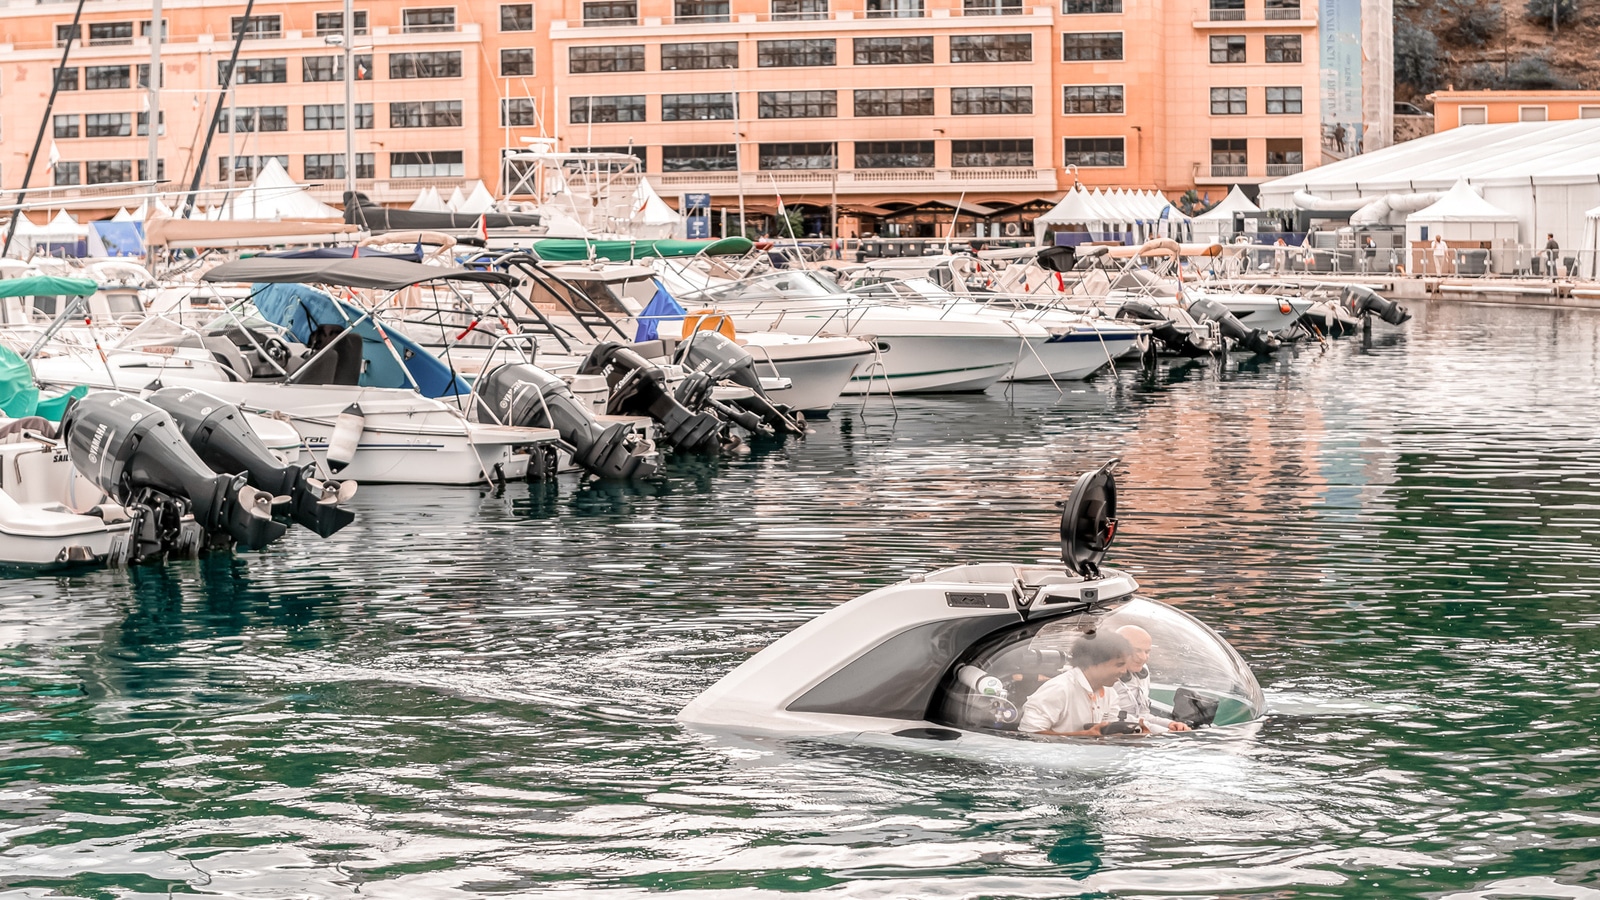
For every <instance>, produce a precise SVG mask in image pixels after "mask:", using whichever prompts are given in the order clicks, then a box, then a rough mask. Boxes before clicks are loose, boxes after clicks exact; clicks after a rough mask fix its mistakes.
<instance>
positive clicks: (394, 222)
mask: <svg viewBox="0 0 1600 900" xmlns="http://www.w3.org/2000/svg"><path fill="white" fill-rule="evenodd" d="M483 219H484V225H485V226H486V227H488V228H528V227H531V226H535V225H538V224H539V217H538V216H537V215H534V214H532V213H485V214H484V215H483ZM344 220H345V221H346V222H349V223H350V224H351V225H359V226H361V227H362V228H364V229H366V230H367V231H460V230H462V229H467V228H477V227H478V216H477V214H476V213H452V212H424V211H421V210H411V209H390V208H388V207H387V206H382V205H380V204H377V203H373V202H372V201H371V200H370V199H368V198H367V195H366V194H363V193H361V192H359V191H345V194H344Z"/></svg>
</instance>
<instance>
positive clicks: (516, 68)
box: [500, 47, 534, 78]
mask: <svg viewBox="0 0 1600 900" xmlns="http://www.w3.org/2000/svg"><path fill="white" fill-rule="evenodd" d="M533 74H534V70H533V48H532V47H508V48H506V49H504V50H501V51H500V77H501V78H514V77H519V76H520V77H532V76H533Z"/></svg>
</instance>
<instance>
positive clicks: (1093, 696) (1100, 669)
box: [1017, 631, 1133, 737]
mask: <svg viewBox="0 0 1600 900" xmlns="http://www.w3.org/2000/svg"><path fill="white" fill-rule="evenodd" d="M1132 655H1133V647H1132V645H1130V644H1129V643H1128V640H1127V638H1124V637H1123V636H1121V635H1119V634H1117V633H1116V632H1112V631H1102V632H1096V633H1094V634H1086V635H1084V636H1083V637H1081V638H1078V640H1077V642H1076V643H1074V644H1073V645H1072V651H1071V658H1072V668H1070V669H1068V670H1066V671H1065V672H1062V673H1061V674H1060V675H1057V676H1056V677H1054V678H1052V679H1050V680H1049V681H1046V682H1045V683H1044V684H1042V685H1040V686H1039V689H1038V690H1036V691H1034V692H1033V694H1032V696H1030V697H1028V700H1027V702H1025V703H1024V704H1023V705H1022V720H1021V722H1019V723H1018V725H1017V729H1018V730H1019V731H1027V732H1032V733H1034V734H1052V735H1064V736H1067V737H1100V734H1101V729H1103V728H1104V727H1105V726H1106V724H1107V723H1109V722H1111V721H1112V720H1114V719H1115V718H1116V717H1117V713H1118V711H1119V710H1118V706H1117V694H1116V692H1115V691H1113V690H1112V689H1111V686H1112V685H1114V684H1116V683H1117V680H1118V679H1119V678H1121V677H1122V674H1123V673H1124V672H1126V671H1127V667H1128V663H1129V658H1130V657H1131V656H1132Z"/></svg>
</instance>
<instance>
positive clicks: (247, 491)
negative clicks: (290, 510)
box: [239, 479, 289, 519]
mask: <svg viewBox="0 0 1600 900" xmlns="http://www.w3.org/2000/svg"><path fill="white" fill-rule="evenodd" d="M241 480H242V479H241ZM280 499H281V500H288V499H289V498H288V497H282V498H279V497H274V496H272V495H271V494H269V493H267V492H266V491H261V490H256V489H255V488H253V487H250V486H249V485H244V486H242V487H240V488H239V503H240V504H241V505H243V506H244V508H245V509H247V510H249V511H250V515H252V516H256V517H257V518H262V519H270V518H272V507H273V505H274V504H275V503H276V502H277V501H278V500H280Z"/></svg>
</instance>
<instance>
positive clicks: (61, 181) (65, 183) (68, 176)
mask: <svg viewBox="0 0 1600 900" xmlns="http://www.w3.org/2000/svg"><path fill="white" fill-rule="evenodd" d="M51 171H52V172H53V173H54V174H55V185H56V187H76V186H78V185H80V184H83V164H82V163H79V162H68V161H67V160H64V159H63V160H57V161H56V165H55V168H54V169H52V170H51Z"/></svg>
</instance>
